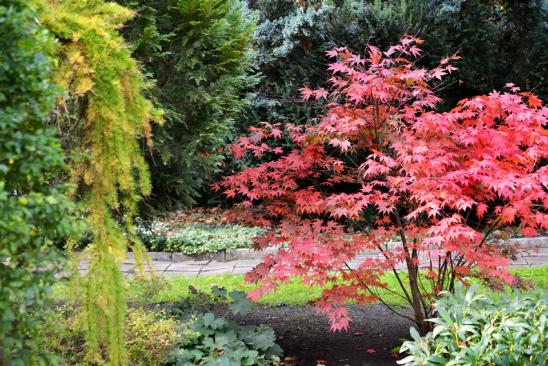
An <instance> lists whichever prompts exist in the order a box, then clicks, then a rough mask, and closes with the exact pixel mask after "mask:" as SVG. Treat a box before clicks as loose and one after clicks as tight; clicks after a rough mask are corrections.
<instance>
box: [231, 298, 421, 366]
mask: <svg viewBox="0 0 548 366" xmlns="http://www.w3.org/2000/svg"><path fill="white" fill-rule="evenodd" d="M399 310H400V311H401V310H402V309H399ZM349 313H350V316H351V318H352V323H351V324H350V330H349V331H348V332H342V333H341V332H339V333H333V332H331V330H330V329H329V323H328V321H327V318H326V317H324V316H320V315H318V314H317V313H316V312H315V310H314V308H313V307H312V306H280V307H268V306H259V307H257V308H255V309H254V310H253V311H252V312H251V313H248V314H246V315H245V316H234V317H233V319H234V320H236V321H237V322H239V323H241V324H268V325H270V326H271V327H272V328H274V330H275V332H276V334H277V335H278V337H279V339H278V343H279V345H280V346H281V347H282V348H283V350H284V354H285V356H286V357H289V358H288V359H287V361H289V363H290V364H293V365H298V366H309V365H311V366H315V365H316V364H317V361H319V360H323V361H325V364H327V365H328V366H343V365H350V366H385V365H391V366H392V365H396V357H395V356H397V355H394V354H393V351H392V349H393V348H394V347H397V346H399V345H400V344H401V339H402V338H408V337H409V327H410V326H412V325H413V323H412V322H411V321H408V320H407V319H404V318H401V317H399V316H396V315H394V314H393V313H392V312H390V310H388V309H387V308H385V307H384V306H381V305H369V306H357V305H350V306H349Z"/></svg>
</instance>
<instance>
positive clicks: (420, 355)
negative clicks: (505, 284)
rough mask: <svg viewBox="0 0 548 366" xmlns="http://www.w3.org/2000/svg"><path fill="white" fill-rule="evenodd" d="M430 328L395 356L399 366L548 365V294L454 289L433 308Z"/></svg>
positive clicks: (416, 335)
mask: <svg viewBox="0 0 548 366" xmlns="http://www.w3.org/2000/svg"><path fill="white" fill-rule="evenodd" d="M436 307H437V318H434V319H432V320H431V321H432V322H433V323H434V329H433V330H432V331H431V332H429V333H428V334H427V335H426V336H424V337H422V338H421V337H420V336H419V334H418V332H417V331H416V330H415V329H414V328H412V329H411V336H412V337H413V339H414V340H413V341H408V342H405V343H404V344H403V345H402V347H401V348H400V352H407V353H408V354H409V356H407V357H405V358H404V359H403V360H401V361H398V363H399V364H404V365H448V366H449V365H497V366H498V365H501V366H503V365H504V366H518V365H519V366H526V365H528V366H529V365H531V366H533V365H539V366H540V365H546V362H547V361H548V343H547V339H546V332H547V330H548V294H546V292H545V291H544V290H542V291H540V292H519V291H517V290H516V292H515V293H513V294H505V295H500V296H498V295H497V294H491V295H487V294H482V293H479V292H478V287H477V286H472V287H470V288H469V289H468V290H465V289H464V288H463V287H462V286H459V287H458V288H457V291H456V293H455V295H447V296H445V297H443V298H442V299H440V300H439V301H438V303H437V305H436Z"/></svg>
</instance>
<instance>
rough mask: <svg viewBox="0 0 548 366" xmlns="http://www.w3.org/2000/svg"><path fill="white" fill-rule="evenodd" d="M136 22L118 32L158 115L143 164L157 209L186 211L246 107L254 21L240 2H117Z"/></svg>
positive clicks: (253, 80) (252, 79) (251, 82)
mask: <svg viewBox="0 0 548 366" xmlns="http://www.w3.org/2000/svg"><path fill="white" fill-rule="evenodd" d="M118 2H119V3H121V4H123V5H127V6H130V7H132V8H135V9H136V10H137V11H138V16H137V18H136V19H135V20H134V21H133V22H132V23H130V24H129V26H128V27H127V28H126V29H125V30H124V34H125V35H126V38H127V39H128V40H129V41H130V42H131V43H133V44H134V48H135V49H134V53H133V54H134V56H135V57H136V58H137V59H139V60H141V61H142V62H143V64H144V66H145V69H146V71H147V72H148V73H149V74H150V76H151V78H153V79H155V81H156V84H157V88H155V89H154V90H153V91H152V93H151V94H152V96H153V97H154V99H155V100H156V101H157V102H158V104H159V105H161V106H162V107H163V108H164V109H165V111H166V116H165V120H166V121H165V125H164V126H163V128H161V129H155V130H154V146H153V148H152V150H151V154H149V153H148V152H147V153H146V155H147V156H149V157H150V159H149V161H150V165H151V170H152V182H153V196H152V197H153V199H152V200H150V201H148V202H147V203H148V204H150V205H151V206H153V207H154V208H156V209H160V210H165V209H169V208H174V207H181V206H189V205H191V204H192V203H194V199H195V198H196V197H198V195H199V193H200V191H201V190H202V189H203V188H204V182H205V181H206V180H207V179H208V177H209V176H210V175H211V174H212V173H214V172H216V171H218V165H219V161H220V159H221V156H222V153H221V152H220V148H221V147H223V146H224V144H225V143H226V141H227V138H228V137H230V136H231V134H232V126H233V119H234V117H235V116H237V115H238V113H240V112H241V111H242V109H243V108H244V107H245V106H246V105H247V104H248V99H249V98H248V96H247V95H246V89H248V88H250V87H251V86H253V85H254V84H255V83H256V80H257V79H256V77H251V76H249V73H250V71H251V67H252V65H251V52H252V51H251V48H250V36H251V32H252V31H253V24H254V23H253V19H252V17H250V16H249V14H247V13H246V11H245V8H244V5H243V3H242V1H240V0H185V1H180V0H140V1H136V0H118Z"/></svg>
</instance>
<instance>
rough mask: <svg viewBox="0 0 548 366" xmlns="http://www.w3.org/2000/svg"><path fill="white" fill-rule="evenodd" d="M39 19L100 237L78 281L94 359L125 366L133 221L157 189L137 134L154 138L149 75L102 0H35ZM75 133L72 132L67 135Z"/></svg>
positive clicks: (122, 17) (126, 15)
mask: <svg viewBox="0 0 548 366" xmlns="http://www.w3.org/2000/svg"><path fill="white" fill-rule="evenodd" d="M34 1H35V4H36V6H37V7H38V8H39V11H38V14H39V21H40V22H41V23H42V24H43V25H44V26H45V27H46V28H47V29H49V31H50V32H52V33H53V34H54V35H55V36H56V38H57V40H58V42H59V47H58V48H57V54H56V58H57V60H58V65H57V70H56V74H55V78H54V81H55V83H56V84H57V85H59V86H61V87H62V88H63V89H64V90H65V95H64V98H61V99H60V100H59V101H58V108H57V111H58V113H57V115H56V122H57V124H58V127H59V130H60V132H61V133H62V134H65V137H64V138H63V143H64V145H65V146H66V147H67V148H68V149H69V150H70V155H71V156H72V159H71V160H72V181H73V182H74V183H76V184H77V186H78V187H79V189H78V194H77V197H75V199H76V200H79V201H80V202H82V204H83V206H84V208H85V211H86V218H85V220H86V223H87V227H88V230H89V232H90V233H91V235H92V237H93V241H92V244H91V245H90V246H89V247H88V248H87V251H86V255H88V256H89V258H90V266H89V272H88V273H87V274H86V276H85V277H84V278H82V279H79V285H80V288H81V290H82V291H83V294H81V295H83V296H82V300H81V302H82V303H81V305H82V307H81V308H82V315H83V319H84V323H85V327H86V334H87V346H88V352H87V355H88V356H87V360H86V361H87V362H88V363H96V362H98V361H100V358H101V357H102V354H103V352H101V350H102V349H106V351H107V354H108V364H109V365H113V366H118V365H125V364H127V362H128V361H127V356H126V354H125V351H124V345H123V335H124V328H123V325H124V317H125V311H126V299H125V283H124V277H123V275H122V274H121V272H120V270H119V267H120V264H121V263H122V262H123V260H124V258H125V256H126V251H127V249H128V246H133V248H132V249H133V251H134V252H137V253H139V249H140V246H139V243H138V242H137V241H136V240H135V239H134V233H135V229H134V226H133V222H132V218H133V216H134V213H135V210H136V205H137V202H138V201H139V199H140V197H141V196H142V195H147V194H148V193H149V191H150V184H149V174H148V170H147V166H146V162H145V161H144V159H143V156H142V153H141V149H140V142H139V141H140V140H141V139H143V138H144V139H146V140H148V141H150V130H151V129H150V122H151V121H152V120H156V119H157V117H160V116H159V113H158V112H157V111H155V110H154V108H153V106H152V104H151V103H150V102H149V101H148V100H147V99H146V98H145V97H144V96H143V91H144V90H145V89H146V88H147V84H146V82H145V81H144V78H143V75H142V74H141V72H140V69H139V66H138V64H137V63H136V61H135V60H134V59H133V58H132V57H131V53H130V50H129V49H128V48H127V45H126V44H125V43H124V40H123V39H122V37H121V36H120V35H119V33H118V29H119V28H120V27H121V26H122V25H123V23H124V22H126V21H127V20H129V19H130V18H131V17H132V16H133V13H132V12H131V11H130V10H128V9H126V8H124V7H122V6H119V5H117V4H114V3H109V2H105V1H103V0H78V1H74V0H34ZM67 136H68V137H67Z"/></svg>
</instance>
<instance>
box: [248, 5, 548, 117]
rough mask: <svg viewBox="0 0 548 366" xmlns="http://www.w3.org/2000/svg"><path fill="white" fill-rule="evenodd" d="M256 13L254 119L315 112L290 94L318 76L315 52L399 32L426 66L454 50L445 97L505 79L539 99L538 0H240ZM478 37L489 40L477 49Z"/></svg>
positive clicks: (542, 26)
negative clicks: (410, 39) (410, 37)
mask: <svg viewBox="0 0 548 366" xmlns="http://www.w3.org/2000/svg"><path fill="white" fill-rule="evenodd" d="M248 3H249V6H250V8H251V9H252V10H254V12H255V14H256V16H257V18H258V21H257V22H258V24H259V25H258V27H257V29H256V32H255V41H254V42H255V43H256V48H257V56H256V61H255V62H256V63H257V65H258V69H259V70H260V72H261V73H262V74H263V76H264V77H263V79H262V81H261V83H260V84H259V85H258V86H257V87H256V90H255V92H256V94H257V96H256V98H255V99H254V100H253V105H254V107H255V108H254V113H253V114H248V115H246V116H242V117H241V118H240V120H239V126H241V127H245V126H249V125H256V124H257V123H258V122H259V121H264V120H266V121H270V122H277V121H280V120H282V121H290V122H293V123H302V122H304V121H306V120H308V119H310V118H311V117H312V116H314V115H316V114H315V112H314V111H313V110H311V108H310V107H311V104H310V103H303V102H301V101H300V96H299V93H298V89H299V88H300V87H302V86H303V85H304V84H308V85H309V86H311V87H318V86H322V83H323V80H326V79H327V78H326V67H327V60H326V58H325V55H324V52H325V51H327V50H329V49H332V48H334V47H339V46H346V47H348V48H350V49H351V50H353V51H354V52H361V53H363V52H364V47H365V45H366V44H368V43H371V44H374V45H376V46H378V47H380V48H381V49H382V48H384V47H386V46H389V45H390V44H393V43H394V42H395V41H397V40H398V39H399V38H400V37H401V36H402V35H403V34H405V33H409V34H414V35H415V34H416V35H418V36H419V37H422V38H424V39H426V42H425V44H424V51H425V53H424V56H423V57H422V58H421V59H420V60H419V64H421V65H426V66H433V65H434V63H436V62H439V59H440V57H444V56H447V55H451V54H453V53H455V52H457V51H459V54H460V55H461V56H462V57H463V60H462V62H460V63H459V65H457V66H458V68H459V71H458V72H457V73H455V74H454V75H453V77H452V78H451V79H449V80H448V82H446V83H444V84H443V85H442V86H441V87H440V89H441V90H440V91H439V94H440V96H442V97H443V98H444V99H445V100H446V102H447V104H448V105H454V103H455V102H456V101H458V100H460V99H461V98H464V97H469V96H472V95H478V94H484V93H488V92H491V91H492V90H493V89H501V88H502V87H503V86H504V84H505V83H507V82H514V83H515V84H516V85H519V86H521V87H522V88H523V89H535V93H536V94H538V95H539V96H540V97H541V98H543V99H545V98H546V97H547V96H548V88H547V85H546V80H545V78H546V76H545V73H546V72H545V70H546V66H547V65H546V63H547V62H548V61H547V60H548V54H547V52H548V48H547V47H546V44H547V43H548V32H547V24H548V23H547V22H548V17H547V12H548V3H547V2H546V1H543V0H529V1H505V0H489V1H485V0H466V1H464V0H418V1H409V0H388V1H380V0H338V1H327V0H315V1H314V0H303V1H292V0H248ZM486 44H488V45H489V47H485V45H486Z"/></svg>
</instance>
